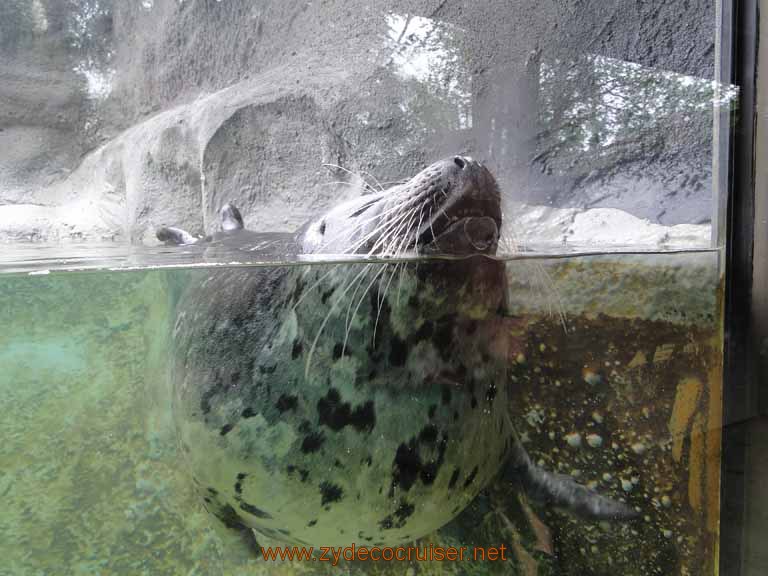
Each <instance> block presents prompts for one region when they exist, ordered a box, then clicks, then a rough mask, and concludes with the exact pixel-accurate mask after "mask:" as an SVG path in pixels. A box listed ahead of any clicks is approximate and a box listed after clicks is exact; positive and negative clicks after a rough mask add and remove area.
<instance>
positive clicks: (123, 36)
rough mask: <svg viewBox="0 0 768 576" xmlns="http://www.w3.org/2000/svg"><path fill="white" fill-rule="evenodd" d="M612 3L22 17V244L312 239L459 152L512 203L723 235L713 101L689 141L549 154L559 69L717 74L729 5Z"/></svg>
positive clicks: (10, 59)
mask: <svg viewBox="0 0 768 576" xmlns="http://www.w3.org/2000/svg"><path fill="white" fill-rule="evenodd" d="M593 4H594V5H591V4H590V5H589V6H583V5H582V3H579V5H578V6H576V5H574V4H573V3H571V2H563V3H558V4H557V5H546V6H544V5H541V4H540V3H537V2H532V1H531V0H519V1H517V2H513V3H509V2H502V1H500V0H480V1H478V2H473V3H469V4H468V3H466V2H462V1H453V0H448V1H445V0H412V1H408V2H404V1H397V0H388V1H386V2H383V3H379V4H377V3H373V2H370V1H369V0H345V1H341V0H334V1H330V2H322V3H321V2H300V3H290V2H283V1H282V0H266V1H265V2H260V3H257V4H254V3H253V2H250V1H248V0H227V1H226V2H213V1H210V0H185V1H184V2H179V1H178V0H145V1H142V2H114V1H113V0H73V1H72V2H71V3H69V4H67V5H66V6H64V5H63V4H61V3H60V2H56V1H55V0H13V1H12V2H10V3H5V4H3V6H2V7H0V20H2V23H0V37H1V38H0V147H2V150H3V154H2V155H0V241H15V240H21V239H30V240H51V241H60V240H67V239H71V240H91V239H118V238H120V239H124V240H128V241H131V242H137V243H148V242H149V243H151V242H154V229H155V228H156V227H157V226H159V225H167V224H176V225H181V226H184V227H186V228H188V229H190V230H191V231H193V232H195V233H199V234H202V233H207V232H211V231H213V229H214V228H215V226H216V221H215V220H216V219H215V217H214V215H215V212H216V210H217V209H218V207H219V206H220V205H221V204H222V203H223V202H226V201H233V202H236V203H237V204H238V205H240V206H241V207H242V210H243V213H244V214H245V215H246V224H247V225H248V226H249V227H252V228H254V229H259V230H264V231H275V230H290V229H293V228H295V227H296V225H298V224H299V223H300V222H302V221H304V220H305V219H306V218H307V217H308V216H309V215H311V214H313V213H314V212H316V211H318V210H321V209H322V208H324V207H325V206H327V205H329V204H330V203H333V202H334V201H335V200H336V199H337V198H338V197H339V196H341V195H345V194H356V193H359V192H360V191H361V190H362V189H363V188H364V187H365V184H364V183H363V182H362V181H361V176H362V177H364V178H365V179H366V180H367V181H368V183H369V184H370V186H372V187H377V186H379V184H377V182H381V183H382V184H383V185H387V184H388V183H389V182H390V181H397V180H400V179H402V178H406V177H409V176H411V175H412V174H414V173H415V172H416V171H417V170H418V169H420V168H421V167H422V166H423V165H425V164H426V163H428V162H430V161H432V160H434V159H435V158H438V157H441V156H443V155H446V154H451V153H466V154H471V155H474V156H477V157H479V158H480V159H482V160H484V161H485V162H487V163H488V164H489V166H490V167H491V168H492V170H493V171H494V172H495V173H496V174H497V175H498V177H499V180H500V183H501V185H502V188H503V189H504V192H505V195H506V196H507V197H508V199H509V200H510V201H512V200H523V201H526V202H528V203H533V204H549V205H552V206H564V207H565V206H567V207H572V208H577V209H584V208H592V207H598V208H599V207H619V208H622V209H624V210H627V211H629V212H631V213H633V214H635V215H637V216H640V217H642V218H649V219H650V220H651V221H653V222H661V223H664V224H676V223H691V222H706V220H707V219H708V217H709V214H710V212H711V210H710V208H709V207H710V201H711V194H712V184H711V175H710V170H709V165H710V158H711V150H710V149H709V148H708V147H709V145H710V144H709V143H710V139H709V138H708V136H707V134H703V135H702V134H701V132H702V130H700V129H699V127H700V126H706V127H709V126H711V120H710V118H711V113H710V112H709V111H707V110H706V109H703V112H701V114H700V116H701V117H700V118H694V119H693V120H692V121H691V122H690V123H689V124H688V128H687V130H688V132H686V131H685V130H686V129H685V126H683V129H680V127H679V126H678V125H677V124H676V125H675V126H672V125H671V124H669V123H667V122H665V120H664V117H661V120H660V121H658V122H656V124H653V126H652V127H651V129H650V130H649V131H648V133H644V134H641V135H640V136H639V137H638V141H637V142H636V143H630V145H628V146H626V147H625V148H618V147H616V146H614V147H613V148H611V149H609V150H608V152H609V154H607V155H606V154H605V153H604V151H603V150H600V149H596V150H595V151H594V152H589V151H588V152H585V153H579V154H576V155H574V154H573V152H572V151H571V152H569V153H566V152H557V151H555V152H554V153H553V154H552V155H550V156H548V158H547V160H546V161H544V160H540V159H537V157H538V155H539V154H540V152H541V148H542V146H547V145H548V143H552V142H555V143H557V142H558V138H559V137H560V136H559V133H558V132H557V130H553V128H557V126H553V125H552V122H550V121H549V120H547V119H546V117H545V116H546V115H544V116H542V113H541V110H542V108H541V107H542V106H543V105H547V106H550V105H551V103H550V104H547V103H546V102H543V101H542V100H541V99H542V94H544V93H545V92H546V90H545V89H551V88H547V86H550V87H551V86H555V87H557V86H558V85H559V84H558V82H557V81H555V82H554V84H553V83H552V82H551V81H550V83H549V84H547V83H546V82H544V81H543V80H542V78H544V77H543V76H542V74H545V71H546V66H551V65H552V63H553V62H559V63H563V62H565V64H563V66H566V68H567V66H568V64H567V63H568V61H569V60H568V59H569V58H573V59H575V60H574V61H576V60H579V59H582V60H579V62H581V63H580V64H579V66H583V65H584V62H583V57H584V55H587V56H588V57H591V56H590V55H595V54H597V55H600V56H605V57H610V58H615V59H620V60H626V61H634V62H637V63H639V64H641V65H643V66H646V67H650V68H649V69H653V70H657V69H658V70H674V71H675V72H677V73H680V74H687V75H692V76H696V75H698V76H701V77H704V78H708V77H711V74H712V62H713V59H712V50H711V49H712V46H713V41H714V38H713V36H712V30H713V29H714V24H713V19H714V15H713V12H712V7H711V6H710V3H707V2H704V1H703V0H696V1H694V2H690V3H688V4H687V5H686V6H687V7H686V12H685V14H686V16H685V21H686V22H687V24H686V26H684V27H683V29H682V30H680V29H679V26H678V22H679V20H680V15H679V14H677V12H676V11H675V10H672V9H668V8H667V7H661V8H659V9H656V8H655V7H653V6H651V5H648V6H645V5H643V6H639V5H636V3H634V2H631V1H630V0H621V1H619V2H617V3H615V6H613V5H612V8H611V10H604V9H603V8H602V7H601V6H602V4H601V3H593ZM673 32H674V33H673ZM595 34H597V35H596V36H595ZM586 62H587V64H586V65H587V67H588V66H589V60H587V61H586ZM582 72H583V70H582ZM582 72H579V74H578V75H577V76H578V78H581V77H582V76H584V77H585V78H588V76H589V75H588V74H582ZM572 84H573V85H574V86H575V87H576V91H575V92H574V94H581V92H580V90H581V86H580V85H579V84H578V82H577V83H575V84H574V83H572ZM542 87H543V88H542ZM684 97H685V94H683V98H684ZM567 104H568V102H567V101H566V102H565V104H564V105H567ZM537 110H538V112H537ZM641 112H642V113H645V112H647V110H646V111H642V110H641ZM670 117H675V118H679V117H681V116H680V114H670ZM587 120H589V119H587ZM592 120H594V119H592ZM593 124H594V122H593ZM672 128H674V129H672ZM707 129H709V128H707ZM603 131H605V129H603ZM692 134H698V136H697V137H696V138H693V137H692ZM678 135H679V137H678ZM617 150H618V152H617ZM615 152H616V154H615V158H613V160H611V154H612V153H615ZM606 158H608V161H606ZM606 162H608V163H609V165H607V166H606ZM326 164H328V165H333V166H337V168H334V167H333V166H328V167H324V165H326ZM341 167H343V168H341ZM347 171H351V172H355V173H357V174H358V175H357V176H354V175H351V174H350V173H349V172H347ZM670 174H672V175H674V178H670V177H669V175H670ZM510 206H511V204H510Z"/></svg>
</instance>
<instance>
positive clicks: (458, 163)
mask: <svg viewBox="0 0 768 576" xmlns="http://www.w3.org/2000/svg"><path fill="white" fill-rule="evenodd" d="M453 163H454V164H456V166H458V167H459V168H461V169H462V170H464V166H466V165H467V163H466V162H464V158H462V157H461V156H456V157H455V158H454V159H453Z"/></svg>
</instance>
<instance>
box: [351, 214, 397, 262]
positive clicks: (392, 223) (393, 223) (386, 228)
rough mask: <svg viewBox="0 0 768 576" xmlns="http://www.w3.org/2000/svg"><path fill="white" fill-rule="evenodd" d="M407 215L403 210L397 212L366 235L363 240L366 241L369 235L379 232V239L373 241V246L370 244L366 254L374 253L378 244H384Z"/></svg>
mask: <svg viewBox="0 0 768 576" xmlns="http://www.w3.org/2000/svg"><path fill="white" fill-rule="evenodd" d="M407 217H408V212H407V211H403V212H402V213H401V214H398V215H397V216H396V217H394V218H391V219H390V220H388V221H387V222H386V223H384V224H382V225H381V226H380V227H378V228H377V229H376V230H374V231H373V232H372V233H371V234H369V235H367V238H366V239H365V241H367V240H368V239H369V238H370V237H373V236H375V235H376V234H378V233H380V236H379V239H378V240H377V241H376V242H374V244H373V246H371V249H370V250H369V251H368V255H369V256H370V255H372V254H374V253H375V252H376V250H377V249H378V248H379V247H380V246H385V245H386V243H387V242H388V241H389V238H391V237H392V235H394V234H396V233H397V231H398V230H399V229H400V227H401V226H402V223H403V222H404V221H405V219H406V218H407ZM358 247H359V246H358ZM355 249H357V248H355Z"/></svg>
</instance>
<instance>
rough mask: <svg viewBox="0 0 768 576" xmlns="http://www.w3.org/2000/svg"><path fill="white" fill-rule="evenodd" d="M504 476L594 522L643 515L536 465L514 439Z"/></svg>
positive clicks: (545, 500)
mask: <svg viewBox="0 0 768 576" xmlns="http://www.w3.org/2000/svg"><path fill="white" fill-rule="evenodd" d="M504 477H505V478H508V479H510V480H516V481H518V482H520V484H522V487H523V490H524V491H525V493H526V494H527V495H528V496H529V497H530V498H531V499H532V500H535V501H538V502H543V503H546V504H550V505H552V506H555V507H557V508H562V509H564V510H566V511H568V512H572V513H573V514H575V515H577V516H581V517H583V518H587V519H590V520H632V519H633V518H637V517H638V516H639V513H638V512H637V511H636V510H635V509H633V508H632V507H630V506H628V505H627V504H625V503H623V502H619V501H617V500H612V499H610V498H607V497H605V496H601V495H600V494H598V493H597V492H595V491H594V490H592V489H590V488H587V487H586V486H584V485H583V484H579V483H578V482H576V481H575V480H574V479H573V478H572V477H570V476H568V475H566V474H557V473H554V472H547V471H546V470H543V469H541V468H539V467H538V466H536V465H535V464H534V463H533V462H532V461H531V458H530V456H528V453H527V452H526V451H525V448H523V446H522V444H521V443H520V440H519V439H518V438H517V436H515V437H514V442H513V446H512V448H511V454H510V460H509V464H508V466H507V469H506V470H505V471H504Z"/></svg>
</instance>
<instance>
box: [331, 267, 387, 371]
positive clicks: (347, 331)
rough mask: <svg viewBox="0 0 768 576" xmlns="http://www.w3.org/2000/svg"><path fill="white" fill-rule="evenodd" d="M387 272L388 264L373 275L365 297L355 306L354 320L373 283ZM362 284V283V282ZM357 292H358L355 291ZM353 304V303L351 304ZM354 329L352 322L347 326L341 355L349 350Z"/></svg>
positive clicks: (364, 294) (366, 288)
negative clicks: (350, 335) (350, 334)
mask: <svg viewBox="0 0 768 576" xmlns="http://www.w3.org/2000/svg"><path fill="white" fill-rule="evenodd" d="M384 270H386V264H385V265H383V266H382V267H381V270H379V271H378V272H376V274H374V275H373V279H372V280H371V281H370V282H369V283H368V286H366V287H365V290H363V295H362V296H360V299H359V300H358V301H357V306H355V311H354V312H353V313H352V319H353V320H354V318H355V316H356V315H357V311H358V310H360V306H361V305H362V303H363V300H364V299H365V296H366V294H368V291H369V290H370V289H371V286H373V283H374V282H376V280H377V279H378V278H379V276H381V275H382V274H383V272H384ZM360 284H362V282H360ZM358 286H359V285H358ZM355 292H357V290H355ZM352 300H354V296H352ZM350 304H351V303H350ZM351 328H352V322H349V323H348V324H347V330H346V332H345V334H344V344H343V345H342V347H341V355H342V356H344V352H345V351H346V350H347V340H348V339H349V332H350V330H351Z"/></svg>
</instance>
